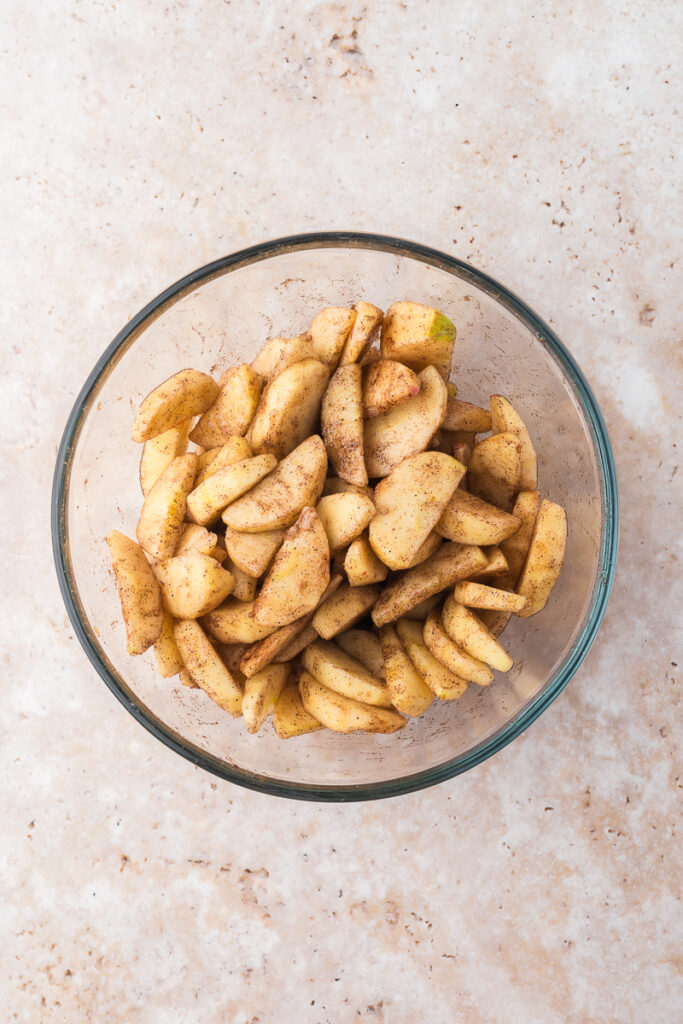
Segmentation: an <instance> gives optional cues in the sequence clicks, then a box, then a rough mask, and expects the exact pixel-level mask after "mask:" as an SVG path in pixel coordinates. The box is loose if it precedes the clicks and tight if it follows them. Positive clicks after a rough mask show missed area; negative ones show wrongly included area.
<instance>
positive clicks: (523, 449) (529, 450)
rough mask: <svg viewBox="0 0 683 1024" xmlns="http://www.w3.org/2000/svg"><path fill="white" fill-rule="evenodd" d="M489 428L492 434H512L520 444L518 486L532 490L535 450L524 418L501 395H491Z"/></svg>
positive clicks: (535, 469) (535, 480) (534, 484)
mask: <svg viewBox="0 0 683 1024" xmlns="http://www.w3.org/2000/svg"><path fill="white" fill-rule="evenodd" d="M489 404H490V408H491V430H492V431H493V433H494V434H514V436H515V437H516V438H517V440H518V441H519V444H520V457H521V463H522V465H521V469H520V474H519V481H518V487H519V489H520V490H521V491H533V490H534V489H535V488H536V483H537V480H538V466H537V459H536V452H535V450H534V446H533V444H532V442H531V437H530V436H529V431H528V430H527V428H526V426H525V424H524V420H523V419H522V417H521V416H520V415H519V413H518V412H517V410H516V409H515V408H514V406H513V405H512V403H511V402H509V401H508V400H507V398H504V397H503V395H491V397H490V399H489Z"/></svg>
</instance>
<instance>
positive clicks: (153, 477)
mask: <svg viewBox="0 0 683 1024" xmlns="http://www.w3.org/2000/svg"><path fill="white" fill-rule="evenodd" d="M191 426H192V420H191V419H189V420H185V422H184V423H181V424H180V426H178V427H171V429H170V430H165V431H164V432H163V434H157V436H156V437H152V438H150V439H149V441H145V443H144V445H143V446H142V455H141V456H140V487H141V489H142V493H143V494H144V495H145V496H146V495H148V494H149V492H150V491H151V490H152V487H153V486H154V484H155V483H156V482H157V480H158V479H159V477H160V476H161V474H162V473H163V472H164V470H165V469H167V467H168V466H170V465H171V463H172V462H173V460H174V459H175V458H176V456H178V455H184V454H185V452H186V451H187V435H188V433H189V431H190V427H191Z"/></svg>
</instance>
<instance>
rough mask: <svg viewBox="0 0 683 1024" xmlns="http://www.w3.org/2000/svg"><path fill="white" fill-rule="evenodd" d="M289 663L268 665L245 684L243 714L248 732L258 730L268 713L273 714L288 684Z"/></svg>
mask: <svg viewBox="0 0 683 1024" xmlns="http://www.w3.org/2000/svg"><path fill="white" fill-rule="evenodd" d="M288 676H289V668H288V667H287V665H267V666H266V667H265V668H262V669H261V671H260V672H257V673H256V674H255V675H253V676H251V678H249V679H247V680H246V682H245V684H244V696H243V697H242V714H243V716H244V724H245V726H246V728H247V732H250V733H255V732H258V731H259V729H260V728H261V726H262V725H263V723H264V722H265V720H266V718H268V715H272V714H273V712H274V711H275V708H276V706H277V702H278V700H279V699H280V694H281V693H282V691H283V690H284V688H285V686H286V685H287V679H288Z"/></svg>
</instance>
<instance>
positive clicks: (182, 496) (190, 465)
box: [135, 454, 197, 559]
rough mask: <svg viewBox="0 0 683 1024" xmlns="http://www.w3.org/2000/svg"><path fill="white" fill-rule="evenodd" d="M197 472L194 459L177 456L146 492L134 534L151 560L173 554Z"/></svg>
mask: <svg viewBox="0 0 683 1024" xmlns="http://www.w3.org/2000/svg"><path fill="white" fill-rule="evenodd" d="M196 471H197V456H196V455H193V454H190V455H178V456H177V457H176V458H175V459H174V460H173V462H171V464H170V465H169V466H168V467H167V468H166V469H165V470H164V471H163V473H162V474H161V476H160V477H159V479H158V480H157V481H156V483H155V484H154V486H153V487H152V488H151V490H150V491H148V493H147V497H146V498H145V500H144V503H143V505H142V511H141V512H140V519H139V520H138V525H137V529H136V531H135V532H136V536H137V539H138V543H139V544H140V545H141V546H142V547H143V548H144V549H145V551H146V552H147V553H148V554H150V555H151V556H152V558H159V559H164V558H170V557H171V555H172V554H173V553H174V551H175V549H176V546H177V544H178V541H179V539H180V535H181V533H182V531H183V523H184V521H185V514H186V511H187V498H188V495H189V493H190V489H191V488H192V485H193V483H194V477H195V473H196Z"/></svg>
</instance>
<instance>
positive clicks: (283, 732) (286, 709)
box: [273, 683, 324, 740]
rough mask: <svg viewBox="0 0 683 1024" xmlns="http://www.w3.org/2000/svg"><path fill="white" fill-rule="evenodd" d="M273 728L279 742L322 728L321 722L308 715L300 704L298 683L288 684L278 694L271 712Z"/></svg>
mask: <svg viewBox="0 0 683 1024" xmlns="http://www.w3.org/2000/svg"><path fill="white" fill-rule="evenodd" d="M273 728H274V729H275V732H276V733H277V735H278V736H279V738H280V739H281V740H290V739H292V738H293V737H294V736H305V735H306V734H307V733H309V732H317V731H318V729H323V728H324V726H323V724H322V722H319V721H318V719H317V718H314V717H313V715H309V713H308V711H307V710H306V708H305V707H304V706H303V704H302V703H301V694H300V693H299V686H298V683H288V684H287V686H285V688H284V690H283V691H282V693H281V694H280V696H279V698H278V702H277V704H276V705H275V710H274V712H273Z"/></svg>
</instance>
